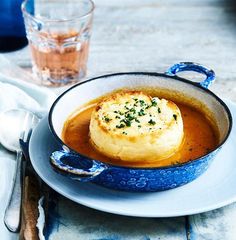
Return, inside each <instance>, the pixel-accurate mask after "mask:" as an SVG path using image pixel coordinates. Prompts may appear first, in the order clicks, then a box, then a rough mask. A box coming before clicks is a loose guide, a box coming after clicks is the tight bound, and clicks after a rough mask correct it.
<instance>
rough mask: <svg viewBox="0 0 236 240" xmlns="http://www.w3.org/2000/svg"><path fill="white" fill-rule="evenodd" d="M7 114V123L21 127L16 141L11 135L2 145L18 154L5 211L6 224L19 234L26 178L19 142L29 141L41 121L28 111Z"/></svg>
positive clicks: (15, 110) (11, 111)
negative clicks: (24, 179)
mask: <svg viewBox="0 0 236 240" xmlns="http://www.w3.org/2000/svg"><path fill="white" fill-rule="evenodd" d="M5 114H7V115H8V116H7V117H6V118H5V121H7V120H8V121H9V123H11V124H13V123H14V121H15V124H16V125H17V124H18V125H20V126H18V127H19V129H20V130H19V129H18V131H16V132H17V134H18V136H19V134H20V136H19V137H17V138H16V136H14V137H13V138H14V139H10V138H11V136H13V134H9V135H10V138H9V137H8V138H6V139H5V140H8V141H9V142H8V143H6V142H5V143H4V141H3V139H2V138H1V143H2V144H3V145H4V146H5V147H7V146H8V147H7V148H8V149H9V150H14V151H16V153H17V156H16V167H15V173H14V178H13V186H12V191H11V195H10V198H9V202H8V205H7V207H6V210H5V215H4V223H5V225H6V227H7V228H8V229H9V230H10V231H11V232H18V231H19V229H20V218H21V202H22V184H23V176H24V171H23V164H22V158H23V154H22V149H21V146H20V144H19V142H20V141H23V142H27V141H29V138H30V135H31V132H32V130H33V128H34V127H35V126H36V124H37V123H38V122H39V119H38V118H37V117H36V116H35V115H34V114H33V113H31V112H28V111H26V110H18V109H14V110H10V111H7V112H5ZM1 117H2V116H1ZM0 119H1V120H2V119H4V117H2V118H0ZM16 120H17V121H16ZM11 127H12V126H11ZM8 129H9V128H8ZM6 131H7V128H6ZM1 132H2V131H1ZM14 141H15V142H14ZM16 141H17V142H16ZM9 143H11V144H12V146H11V148H9V146H10V144H9Z"/></svg>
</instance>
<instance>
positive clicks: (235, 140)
mask: <svg viewBox="0 0 236 240" xmlns="http://www.w3.org/2000/svg"><path fill="white" fill-rule="evenodd" d="M226 103H227V105H228V106H229V108H230V109H231V112H232V115H233V119H234V120H236V104H234V103H232V102H230V101H226ZM235 146H236V126H234V127H233V130H232V133H231V135H230V138H229V140H228V141H227V143H226V144H225V145H224V146H223V148H222V150H221V151H220V152H219V153H218V155H217V157H216V158H215V160H214V161H213V163H212V164H211V166H210V168H209V169H208V170H207V171H206V173H204V174H203V175H202V176H200V177H199V178H198V179H196V180H195V181H193V182H191V183H189V184H187V185H185V186H182V187H179V188H176V189H173V190H168V191H162V192H155V193H131V192H121V191H114V190H110V189H106V188H104V187H100V186H98V185H95V184H92V183H80V182H78V181H75V180H71V179H69V178H67V177H64V176H62V175H60V174H58V173H56V172H54V170H53V169H52V167H51V165H50V163H49V156H50V154H51V152H52V151H53V150H56V149H57V144H56V143H55V140H54V138H53V136H52V135H51V133H50V131H49V129H48V125H47V119H44V120H42V121H41V123H40V124H39V125H38V127H37V128H36V129H35V131H34V133H33V135H32V138H31V141H30V157H31V161H32V164H33V167H34V169H35V171H36V172H37V173H38V174H39V176H40V177H41V178H42V179H43V180H44V181H45V182H46V183H47V184H48V185H49V186H50V187H52V188H53V189H54V190H56V191H57V192H59V193H61V194H62V195H64V196H65V197H67V198H69V199H71V200H73V201H75V202H77V203H80V204H82V205H85V206H88V207H91V208H95V209H98V210H101V211H105V212H110V213H115V214H121V215H128V216H139V217H174V216H183V215H189V214H195V213H200V212H205V211H209V210H213V209H216V208H219V207H222V206H225V205H227V204H229V203H232V202H234V201H236V161H235V155H236V147H235Z"/></svg>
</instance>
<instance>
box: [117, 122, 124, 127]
mask: <svg viewBox="0 0 236 240" xmlns="http://www.w3.org/2000/svg"><path fill="white" fill-rule="evenodd" d="M124 127H125V124H123V123H121V124H120V125H116V128H124Z"/></svg>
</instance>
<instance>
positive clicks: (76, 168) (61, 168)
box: [50, 150, 107, 182]
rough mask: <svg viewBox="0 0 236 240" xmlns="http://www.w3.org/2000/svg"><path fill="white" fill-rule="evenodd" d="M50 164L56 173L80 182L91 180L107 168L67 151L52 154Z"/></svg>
mask: <svg viewBox="0 0 236 240" xmlns="http://www.w3.org/2000/svg"><path fill="white" fill-rule="evenodd" d="M50 162H51V164H52V166H53V167H54V169H55V170H57V172H59V173H61V174H62V175H66V176H69V177H71V178H73V179H76V180H79V181H82V182H88V181H91V180H93V179H94V178H95V177H96V176H98V175H99V174H101V173H102V172H103V171H104V170H105V169H107V166H106V165H105V164H103V163H101V162H98V161H95V160H90V159H87V158H86V157H83V156H80V155H79V154H76V153H73V152H70V151H67V150H59V151H55V152H53V153H52V154H51V156H50Z"/></svg>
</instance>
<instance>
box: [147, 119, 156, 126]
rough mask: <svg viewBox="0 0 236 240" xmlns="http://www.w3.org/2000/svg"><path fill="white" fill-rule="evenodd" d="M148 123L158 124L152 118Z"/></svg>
mask: <svg viewBox="0 0 236 240" xmlns="http://www.w3.org/2000/svg"><path fill="white" fill-rule="evenodd" d="M148 123H149V124H151V125H155V124H156V122H155V121H153V120H152V119H150V120H149V121H148Z"/></svg>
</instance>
